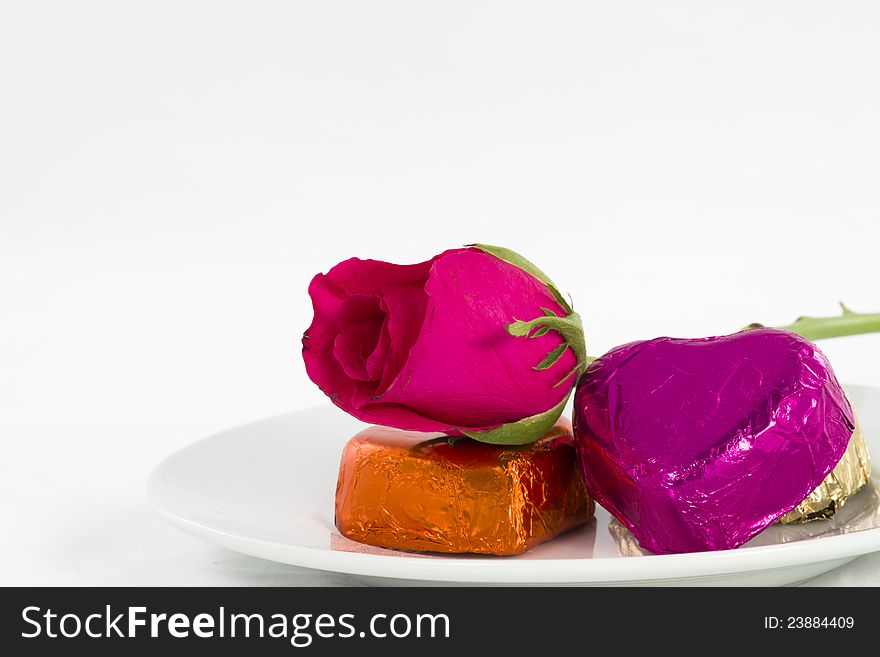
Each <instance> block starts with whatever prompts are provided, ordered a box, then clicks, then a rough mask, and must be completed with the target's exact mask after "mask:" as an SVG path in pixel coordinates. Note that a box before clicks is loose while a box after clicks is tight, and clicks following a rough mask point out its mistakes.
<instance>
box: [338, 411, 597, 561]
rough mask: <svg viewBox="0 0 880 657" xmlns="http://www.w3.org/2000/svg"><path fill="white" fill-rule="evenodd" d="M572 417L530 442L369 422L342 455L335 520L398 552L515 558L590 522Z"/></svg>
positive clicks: (354, 534) (353, 535)
mask: <svg viewBox="0 0 880 657" xmlns="http://www.w3.org/2000/svg"><path fill="white" fill-rule="evenodd" d="M594 509H595V507H594V505H593V501H592V499H590V497H589V495H588V494H587V491H586V487H585V485H584V482H583V477H582V475H581V472H580V466H579V462H578V456H577V450H576V449H575V446H574V438H573V437H572V433H571V423H570V422H569V421H568V420H567V419H565V418H561V419H560V421H559V422H557V424H556V426H555V427H553V428H552V429H551V430H550V431H549V432H548V433H547V434H546V435H545V436H544V437H543V438H541V439H539V440H537V441H536V442H534V443H532V444H530V445H523V446H518V447H502V446H496V445H488V444H485V443H479V442H476V441H473V440H470V439H467V438H464V439H455V442H454V443H451V442H450V440H449V438H447V437H446V436H444V435H441V434H425V433H416V432H412V431H400V430H397V429H387V428H384V427H370V428H369V429H365V430H364V431H361V432H360V433H359V434H357V435H356V436H355V437H354V438H352V439H351V440H350V441H349V442H348V444H347V445H346V446H345V450H344V451H343V454H342V465H341V466H340V469H339V481H338V483H337V485H336V526H337V527H338V528H339V531H340V532H342V534H343V535H345V536H347V537H348V538H350V539H353V540H355V541H360V542H362V543H367V544H369V545H376V546H380V547H386V548H394V549H400V550H418V551H428V552H474V553H480V554H519V553H520V552H524V551H526V550H528V549H529V548H531V547H534V546H535V545H537V544H539V543H543V542H544V541H547V540H550V539H551V538H554V537H555V536H558V535H559V534H561V533H562V532H565V531H567V530H569V529H571V528H573V527H576V526H577V525H580V524H581V523H583V522H585V521H587V520H588V519H590V518H591V517H592V515H593V511H594Z"/></svg>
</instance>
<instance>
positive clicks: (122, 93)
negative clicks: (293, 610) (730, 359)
mask: <svg viewBox="0 0 880 657" xmlns="http://www.w3.org/2000/svg"><path fill="white" fill-rule="evenodd" d="M878 29H880V7H878V5H877V4H876V3H873V2H868V1H865V2H847V3H831V4H829V3H828V2H818V1H804V0H798V1H794V0H792V1H785V2H780V1H772V0H771V1H769V2H768V1H767V0H761V1H751V0H749V1H741V2H737V3H709V2H664V3H656V2H650V1H647V0H645V1H639V2H636V1H632V0H630V1H621V0H613V1H612V0H609V1H607V2H596V1H592V2H570V3H569V2H550V3H523V2H509V1H508V2H497V3H489V2H474V1H473V0H469V1H467V2H450V1H448V0H447V1H444V2H420V3H412V2H405V1H401V2H375V1H374V2H354V1H353V2H330V1H323V2H313V3H306V2H289V1H283V2H281V1H279V2H248V3H244V2H240V3H228V2H216V1H215V2H180V1H162V2H120V3H115V2H77V3H70V2H27V3H3V4H2V8H0V437H2V456H0V513H2V518H3V531H2V534H3V540H2V541H0V583H2V584H24V585H31V584H262V583H267V584H274V583H280V584H288V583H317V582H331V583H332V582H339V583H342V582H346V581H347V580H345V579H344V578H342V577H338V578H334V577H327V576H322V575H319V574H315V573H309V572H306V571H301V570H298V569H294V568H287V567H284V566H280V565H274V564H271V563H268V562H263V561H259V560H256V559H250V558H247V557H242V556H238V555H235V554H233V553H230V552H225V551H223V550H220V549H219V548H214V547H212V546H210V545H207V544H204V543H201V542H199V541H198V540H196V539H194V538H190V537H189V536H187V535H185V534H183V533H181V532H179V531H178V530H176V529H174V528H172V527H170V526H166V525H165V524H164V523H163V522H162V521H161V520H159V519H158V518H157V517H155V516H153V515H152V513H151V512H150V511H149V509H148V507H147V505H146V501H145V497H144V493H143V484H144V481H145V479H146V477H147V475H148V473H149V471H150V470H151V468H152V467H153V466H154V465H155V464H156V463H157V462H158V461H159V460H160V459H161V458H163V457H164V456H165V455H166V454H168V453H170V452H171V451H173V450H175V449H177V448H180V447H182V446H184V445H186V444H187V443H189V442H191V441H193V440H195V439H197V438H199V437H202V436H204V435H207V434H210V433H212V432H215V431H218V430H221V429H224V428H227V427H229V426H231V425H236V424H241V423H245V422H248V421H250V420H254V419H258V418H261V417H264V416H267V415H273V414H277V413H282V412H286V411H290V410H294V409H297V408H302V407H306V406H310V405H314V404H322V403H326V401H325V400H324V399H323V397H322V395H321V393H320V392H319V391H318V390H317V389H316V388H315V387H314V386H313V385H312V384H311V383H310V382H309V381H308V379H307V377H306V375H305V372H304V369H303V365H302V361H301V358H300V355H299V349H300V345H299V340H300V337H301V334H302V331H303V329H305V328H306V326H307V325H308V324H309V321H310V318H311V307H310V303H309V299H308V297H307V295H306V286H307V284H308V281H309V279H310V278H311V276H312V275H313V274H315V273H316V272H318V271H326V270H327V269H328V268H329V267H331V266H332V265H333V264H334V263H335V262H337V261H339V260H342V259H345V258H347V257H349V256H353V255H357V256H362V257H374V258H379V259H386V260H391V261H395V262H415V261H420V260H424V259H426V258H428V257H430V256H431V255H432V254H434V253H435V252H438V251H440V250H443V249H445V248H449V247H455V246H458V245H461V244H465V243H470V242H476V241H482V242H489V243H501V244H504V245H506V246H509V247H511V248H514V249H516V250H518V251H520V252H521V253H523V254H524V255H526V256H527V257H529V258H530V259H532V260H534V261H535V262H537V263H539V265H540V266H541V267H542V268H543V269H544V270H545V271H547V272H548V273H550V275H551V276H553V278H554V279H555V280H556V282H557V283H558V284H559V285H560V287H561V288H562V289H564V290H567V291H568V292H570V293H571V295H572V296H573V297H574V300H575V304H576V306H577V308H578V310H579V311H580V313H581V315H582V316H583V317H584V320H585V325H586V330H587V336H588V344H589V348H590V352H591V353H600V352H602V351H604V350H606V349H608V348H610V347H612V346H614V345H616V344H619V343H621V342H625V341H628V340H631V339H635V338H640V337H641V338H645V337H653V336H657V335H661V334H669V335H676V336H700V335H709V334H718V333H723V332H729V331H732V330H735V329H737V328H738V327H740V326H742V325H743V324H745V323H748V322H752V321H761V322H764V323H768V324H784V323H788V322H789V321H791V320H793V319H794V318H795V317H796V316H797V315H799V314H830V313H833V312H836V306H835V304H836V302H837V301H839V300H845V301H846V302H847V303H848V304H849V305H851V306H852V307H853V308H855V309H857V310H880V289H878V280H880V275H878V266H877V259H876V258H877V253H878V246H880V244H878V241H880V228H878V222H880V185H878V182H880V177H878V176H880V121H878V118H877V117H878V116H880V83H878V74H877V66H878V62H880V39H878V38H877V34H878ZM823 348H824V349H825V351H826V353H827V354H828V355H829V357H830V358H831V359H832V362H833V363H834V365H835V368H836V370H837V373H838V375H839V377H840V378H841V379H843V380H844V381H847V382H853V383H867V384H872V383H873V384H878V385H880V336H864V337H858V338H847V339H842V340H837V341H832V342H828V343H825V344H823ZM291 476H296V473H295V465H294V464H291ZM822 581H823V582H824V583H867V582H874V583H880V559H878V558H877V557H876V556H875V557H869V558H867V559H863V560H862V561H861V562H860V563H859V564H858V565H857V566H856V567H855V568H853V567H851V568H849V569H848V570H846V571H845V572H843V573H838V574H837V575H834V576H831V577H826V578H825V579H824V580H822Z"/></svg>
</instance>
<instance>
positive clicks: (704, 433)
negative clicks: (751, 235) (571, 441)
mask: <svg viewBox="0 0 880 657" xmlns="http://www.w3.org/2000/svg"><path fill="white" fill-rule="evenodd" d="M854 427H855V421H854V417H853V412H852V408H851V407H850V404H849V402H848V401H847V399H846V396H845V395H844V392H843V390H842V388H841V386H840V384H839V383H838V381H837V378H836V377H835V376H834V372H833V371H832V369H831V366H830V365H829V363H828V361H827V359H826V358H825V356H824V355H823V354H822V352H821V351H819V349H818V348H817V347H816V345H814V344H813V343H812V342H810V341H809V340H806V339H805V338H802V337H801V336H799V335H796V334H794V333H790V332H788V331H783V330H779V329H765V328H762V329H753V330H748V331H742V332H740V333H735V334H733V335H728V336H723V337H713V338H702V339H674V338H656V339H654V340H647V341H642V342H633V343H630V344H627V345H623V346H620V347H617V348H616V349H613V350H612V351H610V352H609V353H607V354H605V355H604V356H602V357H601V358H599V359H598V360H596V361H595V362H594V363H593V364H592V365H591V366H590V368H589V369H588V370H587V372H586V373H585V375H584V376H583V378H582V379H581V381H580V383H579V385H578V389H577V392H576V395H575V419H574V430H575V435H576V437H577V439H578V444H579V448H580V451H581V456H582V460H583V466H584V471H585V476H586V481H587V488H588V490H589V492H590V494H591V495H593V497H594V498H595V499H596V501H597V502H598V503H599V504H601V505H602V506H603V507H605V508H606V509H607V510H608V511H609V512H610V513H612V514H613V515H614V516H615V517H617V518H618V519H619V520H620V521H621V522H622V523H623V524H624V525H626V526H627V527H628V528H629V530H630V531H631V532H632V533H633V534H634V535H635V537H636V538H637V539H638V541H639V544H640V545H641V546H642V547H643V548H645V549H647V550H650V551H652V552H656V553H674V552H693V551H703V550H723V549H729V548H735V547H737V546H739V545H742V544H743V543H745V542H746V541H748V540H749V539H750V538H752V537H753V536H755V535H756V534H758V533H759V532H761V531H762V530H763V529H765V528H766V527H767V526H768V525H770V524H772V523H773V522H775V521H776V520H777V519H778V518H780V517H781V516H782V515H783V514H785V513H787V512H788V511H790V510H791V509H792V508H794V507H795V506H797V505H798V504H799V503H800V502H801V501H802V500H803V499H804V498H805V497H807V495H809V494H810V493H811V492H812V491H813V489H815V488H816V486H818V485H819V484H820V483H821V482H822V480H823V479H824V478H825V477H826V475H828V473H829V472H830V471H831V470H832V468H834V466H835V465H836V464H837V463H838V461H839V460H840V459H841V457H842V456H843V454H844V451H845V450H846V447H847V444H848V442H849V440H850V437H851V436H852V433H853V429H854Z"/></svg>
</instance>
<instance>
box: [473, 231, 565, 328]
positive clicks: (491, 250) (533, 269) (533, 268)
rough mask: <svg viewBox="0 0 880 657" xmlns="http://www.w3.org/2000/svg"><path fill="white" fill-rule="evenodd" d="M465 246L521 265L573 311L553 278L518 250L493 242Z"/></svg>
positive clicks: (561, 304) (520, 266)
mask: <svg viewBox="0 0 880 657" xmlns="http://www.w3.org/2000/svg"><path fill="white" fill-rule="evenodd" d="M465 246H468V247H472V248H474V249H480V251H485V252H486V253H488V254H489V255H493V256H495V257H496V258H498V259H499V260H503V261H504V262H509V263H510V264H511V265H513V266H515V267H519V268H520V269H522V270H523V271H524V272H526V273H527V274H531V275H532V276H534V277H535V278H537V279H538V280H539V281H541V282H542V283H543V284H544V285H546V286H547V288H548V289H549V290H550V292H551V294H553V297H554V298H555V299H556V301H557V303H559V305H560V306H562V307H563V308H565V312H567V313H571V310H572V308H571V304H570V303H569V302H568V300H567V299H566V298H565V297H563V296H562V294H561V293H560V292H559V288H557V287H556V284H555V283H554V282H553V281H552V280H550V277H549V276H547V274H545V273H544V272H543V271H541V270H540V269H538V267H537V265H535V264H534V263H533V262H531V261H530V260H526V259H525V258H523V257H522V256H521V255H520V254H519V253H517V252H516V251H512V250H510V249H507V248H504V247H503V246H493V245H492V244H466V245H465Z"/></svg>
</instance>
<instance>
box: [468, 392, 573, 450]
mask: <svg viewBox="0 0 880 657" xmlns="http://www.w3.org/2000/svg"><path fill="white" fill-rule="evenodd" d="M570 396H571V391H569V393H568V394H567V395H566V396H565V399H563V400H562V401H561V402H559V403H558V404H557V405H556V406H554V407H553V408H551V409H550V410H549V411H544V412H543V413H539V414H538V415H532V416H531V417H526V418H523V419H522V420H519V421H517V422H511V423H509V424H502V425H501V426H500V427H497V428H495V429H487V430H486V431H464V430H462V431H461V432H462V433H463V434H464V435H465V436H467V437H468V438H473V439H474V440H479V441H480V442H481V443H490V444H492V445H528V444H529V443H533V442H535V441H536V440H538V439H539V438H541V437H542V436H543V435H544V434H546V433H547V432H548V431H550V429H552V428H553V425H554V424H556V421H557V420H558V419H559V416H560V415H562V411H563V409H564V408H565V404H566V403H567V402H568V398H569V397H570Z"/></svg>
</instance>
